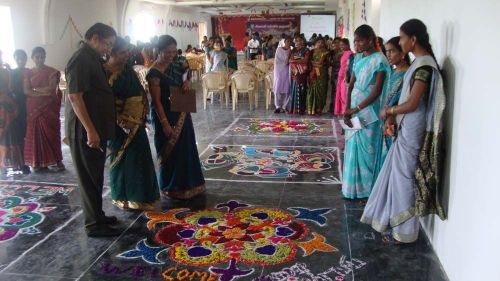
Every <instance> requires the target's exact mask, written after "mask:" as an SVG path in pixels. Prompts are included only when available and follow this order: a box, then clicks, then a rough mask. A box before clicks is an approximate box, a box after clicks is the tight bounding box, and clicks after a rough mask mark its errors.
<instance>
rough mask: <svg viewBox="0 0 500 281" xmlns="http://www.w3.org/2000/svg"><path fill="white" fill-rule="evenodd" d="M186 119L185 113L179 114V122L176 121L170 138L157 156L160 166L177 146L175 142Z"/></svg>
mask: <svg viewBox="0 0 500 281" xmlns="http://www.w3.org/2000/svg"><path fill="white" fill-rule="evenodd" d="M186 117H187V112H181V114H180V115H179V120H177V123H176V124H175V128H174V132H173V134H172V137H171V138H170V139H169V140H168V141H167V142H166V143H165V144H164V145H163V148H162V149H161V153H160V154H159V155H158V158H159V159H158V160H159V162H160V165H163V164H164V163H165V161H167V159H168V158H169V157H170V154H172V151H173V150H174V147H175V145H176V144H177V141H178V140H179V137H180V135H181V132H182V129H183V128H184V123H185V122H186Z"/></svg>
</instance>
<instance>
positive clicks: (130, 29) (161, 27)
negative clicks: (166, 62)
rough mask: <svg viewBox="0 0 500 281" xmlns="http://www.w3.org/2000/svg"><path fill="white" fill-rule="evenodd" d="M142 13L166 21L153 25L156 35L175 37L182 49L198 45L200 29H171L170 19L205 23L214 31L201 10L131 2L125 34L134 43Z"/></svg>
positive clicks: (125, 24) (132, 0) (126, 16)
mask: <svg viewBox="0 0 500 281" xmlns="http://www.w3.org/2000/svg"><path fill="white" fill-rule="evenodd" d="M141 13H147V14H150V15H152V16H153V18H154V19H164V20H165V21H164V22H163V23H162V24H154V25H153V29H154V32H153V33H154V35H161V34H168V35H171V36H173V37H174V38H175V39H176V40H177V45H178V48H180V49H185V48H186V46H187V45H188V44H191V45H197V44H198V40H199V36H198V29H197V28H194V29H191V30H188V29H185V28H179V27H171V26H169V24H168V21H169V20H170V19H175V20H179V21H180V20H184V21H189V22H197V23H200V22H205V23H206V26H207V29H208V30H209V31H210V30H211V29H212V28H211V25H212V23H211V21H210V17H208V16H206V15H203V14H201V13H200V10H199V9H196V8H185V7H179V6H171V5H158V4H152V3H144V2H140V1H137V0H130V1H129V3H128V6H127V8H126V12H125V19H124V33H125V34H126V35H129V36H131V38H132V41H133V42H135V39H136V38H135V37H136V36H135V34H134V19H135V18H136V17H137V15H139V14H141ZM209 35H210V34H209Z"/></svg>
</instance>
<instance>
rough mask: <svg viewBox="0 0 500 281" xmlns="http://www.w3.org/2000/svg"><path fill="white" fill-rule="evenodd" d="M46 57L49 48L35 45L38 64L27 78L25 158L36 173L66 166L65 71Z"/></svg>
mask: <svg viewBox="0 0 500 281" xmlns="http://www.w3.org/2000/svg"><path fill="white" fill-rule="evenodd" d="M45 57H46V52H45V50H44V49H43V48H42V47H35V48H34V49H33V52H32V54H31V59H32V60H33V62H34V63H35V67H34V68H33V69H31V70H30V71H29V72H28V73H27V75H26V76H25V77H24V87H23V88H24V94H25V95H26V96H27V100H26V110H27V113H28V114H27V126H26V136H25V138H24V158H25V159H24V160H25V162H26V164H27V165H29V166H31V167H32V168H33V170H34V171H35V172H36V171H40V170H42V169H46V168H49V169H50V170H52V171H57V172H58V171H63V170H64V169H65V168H64V165H63V163H62V162H61V161H62V159H63V157H62V151H61V121H60V120H61V119H60V110H61V99H62V92H61V90H60V89H59V80H60V78H61V73H60V72H59V71H58V70H57V69H55V68H53V67H50V66H47V65H45Z"/></svg>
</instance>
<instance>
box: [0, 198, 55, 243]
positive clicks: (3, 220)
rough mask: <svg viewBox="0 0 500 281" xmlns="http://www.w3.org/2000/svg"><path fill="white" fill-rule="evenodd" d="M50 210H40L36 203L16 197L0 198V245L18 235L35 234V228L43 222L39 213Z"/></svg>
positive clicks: (42, 217)
mask: <svg viewBox="0 0 500 281" xmlns="http://www.w3.org/2000/svg"><path fill="white" fill-rule="evenodd" d="M49 210H52V209H51V208H40V205H39V203H37V202H24V200H23V198H21V197H18V196H9V197H3V198H0V243H1V242H5V241H9V240H11V239H13V238H15V237H16V236H17V235H18V234H20V233H22V234H37V233H40V231H39V230H38V229H37V228H36V226H37V225H38V224H40V223H41V222H42V221H43V220H44V218H45V217H44V215H43V214H40V212H45V211H49Z"/></svg>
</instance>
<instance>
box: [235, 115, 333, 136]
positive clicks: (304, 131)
mask: <svg viewBox="0 0 500 281" xmlns="http://www.w3.org/2000/svg"><path fill="white" fill-rule="evenodd" d="M248 123H249V124H248V126H243V127H236V128H234V129H233V130H232V131H233V132H236V133H239V132H248V133H250V134H252V135H290V136H309V135H317V134H320V133H322V132H324V131H325V129H324V128H322V127H321V125H322V124H318V123H316V122H314V121H312V120H307V119H303V120H283V119H271V120H269V119H268V120H265V119H251V120H250V121H249V122H248Z"/></svg>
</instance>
